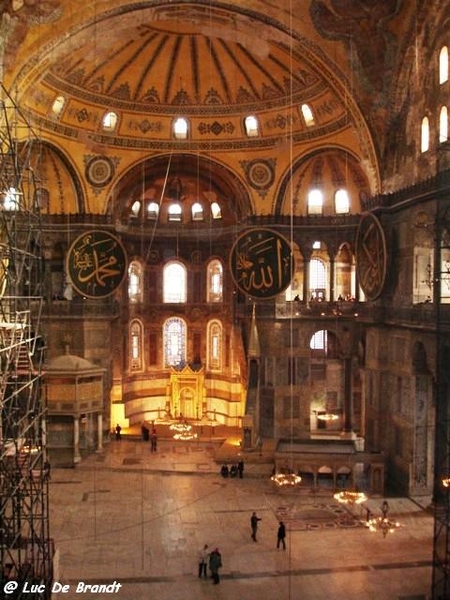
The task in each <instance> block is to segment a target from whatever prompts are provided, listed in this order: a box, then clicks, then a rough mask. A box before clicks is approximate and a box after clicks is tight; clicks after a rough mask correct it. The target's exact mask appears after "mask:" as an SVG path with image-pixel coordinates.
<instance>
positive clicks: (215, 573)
mask: <svg viewBox="0 0 450 600" xmlns="http://www.w3.org/2000/svg"><path fill="white" fill-rule="evenodd" d="M221 567H222V555H221V554H220V552H219V548H216V549H215V550H213V551H212V552H211V554H210V555H209V570H210V571H211V577H212V580H213V583H214V585H217V584H218V583H220V576H219V569H220V568H221Z"/></svg>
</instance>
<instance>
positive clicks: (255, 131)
mask: <svg viewBox="0 0 450 600" xmlns="http://www.w3.org/2000/svg"><path fill="white" fill-rule="evenodd" d="M244 127H245V133H246V135H247V137H258V135H259V123H258V119H257V118H256V117H255V116H254V115H249V116H248V117H245V119H244Z"/></svg>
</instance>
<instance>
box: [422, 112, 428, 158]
mask: <svg viewBox="0 0 450 600" xmlns="http://www.w3.org/2000/svg"><path fill="white" fill-rule="evenodd" d="M429 147H430V123H429V121H428V117H424V118H423V119H422V128H421V136H420V151H421V152H426V151H427V150H428V149H429Z"/></svg>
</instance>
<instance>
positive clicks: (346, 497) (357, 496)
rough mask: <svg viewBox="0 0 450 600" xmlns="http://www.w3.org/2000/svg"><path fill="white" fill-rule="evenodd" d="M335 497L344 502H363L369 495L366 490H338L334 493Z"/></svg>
mask: <svg viewBox="0 0 450 600" xmlns="http://www.w3.org/2000/svg"><path fill="white" fill-rule="evenodd" d="M333 498H334V499H335V500H337V501H338V502H341V503H342V504H351V505H353V504H362V503H363V502H365V501H366V500H367V496H366V494H365V493H364V492H357V491H351V490H343V491H342V492H336V494H333Z"/></svg>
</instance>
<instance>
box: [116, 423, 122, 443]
mask: <svg viewBox="0 0 450 600" xmlns="http://www.w3.org/2000/svg"><path fill="white" fill-rule="evenodd" d="M121 431H122V427H121V426H120V425H119V423H117V425H116V440H117V441H118V442H120V440H121V439H122V434H121V433H120V432H121Z"/></svg>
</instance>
